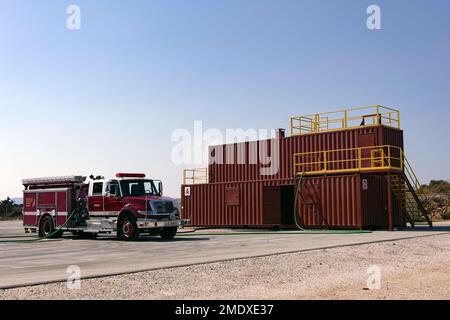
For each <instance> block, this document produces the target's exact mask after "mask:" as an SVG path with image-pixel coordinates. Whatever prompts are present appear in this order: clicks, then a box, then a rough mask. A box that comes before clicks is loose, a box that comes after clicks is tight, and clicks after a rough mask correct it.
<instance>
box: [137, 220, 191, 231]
mask: <svg viewBox="0 0 450 320" xmlns="http://www.w3.org/2000/svg"><path fill="white" fill-rule="evenodd" d="M136 223H137V226H138V228H139V229H155V228H168V227H180V226H182V225H183V222H182V220H181V219H176V220H156V219H138V220H137V222H136Z"/></svg>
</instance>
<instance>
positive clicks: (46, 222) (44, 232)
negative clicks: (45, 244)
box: [39, 216, 63, 238]
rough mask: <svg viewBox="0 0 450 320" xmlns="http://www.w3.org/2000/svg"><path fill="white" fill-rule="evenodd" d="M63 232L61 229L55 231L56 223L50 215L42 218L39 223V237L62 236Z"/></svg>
mask: <svg viewBox="0 0 450 320" xmlns="http://www.w3.org/2000/svg"><path fill="white" fill-rule="evenodd" d="M62 235H63V232H62V231H61V230H60V231H58V232H55V224H54V223H53V219H52V217H50V216H45V217H43V218H42V220H41V223H40V224H39V237H40V238H61V237H62Z"/></svg>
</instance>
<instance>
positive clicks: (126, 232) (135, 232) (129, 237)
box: [117, 216, 139, 241]
mask: <svg viewBox="0 0 450 320" xmlns="http://www.w3.org/2000/svg"><path fill="white" fill-rule="evenodd" d="M117 233H118V236H119V238H120V239H121V240H123V241H134V240H137V239H138V238H139V229H138V226H137V224H136V219H135V218H134V217H133V216H126V217H125V218H123V219H121V221H120V223H119V227H118V228H117Z"/></svg>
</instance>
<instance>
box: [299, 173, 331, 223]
mask: <svg viewBox="0 0 450 320" xmlns="http://www.w3.org/2000/svg"><path fill="white" fill-rule="evenodd" d="M300 193H301V194H300V195H299V204H300V208H299V210H300V216H301V221H299V222H303V223H304V225H305V227H314V228H317V227H321V228H323V227H326V225H327V221H326V214H327V213H326V212H324V211H323V210H322V197H321V194H322V191H321V185H320V182H319V181H314V180H306V181H305V182H304V183H303V184H302V185H301V187H300Z"/></svg>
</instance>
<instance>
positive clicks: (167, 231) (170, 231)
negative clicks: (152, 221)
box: [160, 227, 178, 240]
mask: <svg viewBox="0 0 450 320" xmlns="http://www.w3.org/2000/svg"><path fill="white" fill-rule="evenodd" d="M177 231H178V227H170V228H163V229H162V230H161V234H160V235H161V238H163V239H164V240H171V239H173V238H174V237H175V235H176V234H177Z"/></svg>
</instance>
